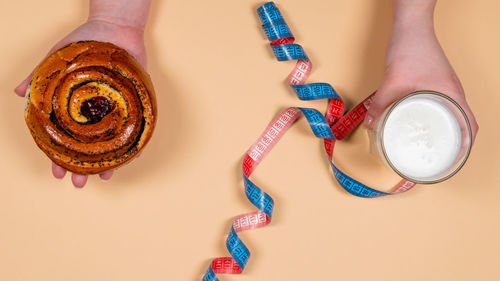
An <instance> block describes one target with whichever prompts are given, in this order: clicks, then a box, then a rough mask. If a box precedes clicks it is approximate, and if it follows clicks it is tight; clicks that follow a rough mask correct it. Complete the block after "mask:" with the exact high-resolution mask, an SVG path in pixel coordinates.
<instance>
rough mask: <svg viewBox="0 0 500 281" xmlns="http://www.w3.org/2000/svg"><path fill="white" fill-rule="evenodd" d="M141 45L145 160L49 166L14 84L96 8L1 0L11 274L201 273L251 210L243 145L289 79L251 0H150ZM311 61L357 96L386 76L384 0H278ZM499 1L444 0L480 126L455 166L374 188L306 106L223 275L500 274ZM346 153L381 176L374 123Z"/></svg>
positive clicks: (6, 250) (265, 178)
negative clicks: (103, 177)
mask: <svg viewBox="0 0 500 281" xmlns="http://www.w3.org/2000/svg"><path fill="white" fill-rule="evenodd" d="M153 2H154V3H153V6H152V11H151V17H150V21H149V25H148V28H147V37H146V45H147V50H148V55H149V65H150V72H151V75H152V78H153V81H154V83H155V86H156V90H157V93H158V101H159V109H160V110H159V111H160V119H159V123H158V129H157V131H156V134H155V136H154V138H153V139H152V141H151V143H150V145H149V146H148V147H147V148H146V150H145V151H144V153H143V155H142V157H141V158H139V159H138V160H136V161H134V162H133V163H132V164H130V165H128V166H126V167H123V168H122V169H120V170H119V171H118V172H117V173H116V175H115V177H114V178H113V179H112V180H111V181H110V182H107V183H104V182H101V181H100V180H99V179H98V178H97V177H92V178H91V179H90V180H89V182H88V185H87V186H86V187H85V188H84V189H82V190H79V189H75V188H73V187H72V186H71V183H70V179H69V177H66V178H65V179H64V180H62V181H58V180H56V179H54V178H52V176H51V174H50V165H49V163H50V162H49V161H48V159H47V158H46V157H45V155H44V154H43V153H42V152H41V151H39V150H38V148H37V147H36V146H35V144H34V142H33V140H32V139H31V136H30V135H29V133H28V130H27V128H26V126H25V124H24V119H23V107H24V101H23V100H22V99H20V98H18V97H16V96H15V95H14V93H13V88H14V87H15V85H16V84H17V83H18V82H19V81H20V80H22V79H24V77H25V76H26V75H27V74H28V73H29V72H30V71H31V70H32V68H33V67H34V66H35V65H36V64H37V63H38V62H39V60H40V59H41V58H42V57H43V56H44V55H45V53H46V52H47V50H48V49H49V48H50V47H51V46H52V45H53V44H54V43H55V42H56V41H57V40H58V39H60V38H61V37H63V36H64V35H65V34H66V33H68V32H70V31H71V30H72V29H73V28H75V27H76V26H77V25H79V24H80V23H82V22H83V21H84V20H85V18H86V16H87V5H88V4H87V1H83V0H78V1H62V0H59V1H58V0H43V1H35V0H16V1H7V0H2V1H1V4H0V28H1V30H0V31H1V34H2V36H3V40H2V45H1V47H0V48H1V49H0V50H1V51H0V62H1V66H0V85H1V86H0V87H1V92H2V95H1V101H0V126H1V127H0V128H1V132H0V151H1V157H2V158H1V159H2V160H1V161H0V176H1V178H2V180H1V181H0V182H1V183H0V184H1V188H0V280H6V281H17V280H23V281H24V280H37V281H38V280H51V281H60V280H61V281H62V280H72V281H83V280H120V281H126V280H167V279H168V280H200V279H201V276H202V274H203V273H204V272H205V270H206V268H207V266H208V264H209V261H210V259H211V258H213V257H217V256H223V255H226V250H225V247H224V241H225V235H226V233H227V231H228V229H229V227H230V224H231V219H232V218H234V217H235V216H236V215H238V214H242V213H245V212H249V211H253V210H254V208H253V207H252V206H251V204H250V203H249V202H248V201H247V200H246V199H245V196H244V193H243V187H242V181H241V174H240V161H241V159H242V156H243V154H244V152H245V151H246V149H248V147H249V146H250V145H251V144H252V142H253V141H254V140H255V139H256V137H257V136H258V135H259V134H260V133H261V131H262V130H263V129H264V128H265V127H266V125H267V124H268V122H269V121H270V120H271V119H272V118H273V116H274V115H275V114H276V113H277V112H278V111H280V110H282V109H283V108H285V107H288V106H297V105H300V106H310V107H316V108H318V109H320V110H324V108H325V104H326V103H325V101H316V102H301V101H299V100H298V99H297V98H296V97H295V96H294V95H293V93H292V91H291V90H290V89H289V88H288V87H287V86H286V84H285V82H284V81H285V78H286V76H287V75H288V73H289V71H290V70H291V69H292V66H293V64H292V63H278V62H276V60H275V59H274V58H273V57H272V53H271V50H270V48H269V47H268V45H267V41H266V39H265V38H264V35H263V33H262V32H261V29H260V27H259V23H258V19H257V16H256V13H255V9H256V8H257V7H258V5H260V4H262V3H263V2H260V1H252V0H238V1H231V0H213V1H201V0H196V1H195V0H191V1H185V0H184V1H181V0H167V1H160V0H157V1H153ZM278 5H279V7H280V9H281V10H282V12H283V13H284V15H285V18H286V19H287V21H288V23H289V25H290V26H291V29H292V31H293V32H294V34H295V35H296V38H297V41H298V42H299V43H300V44H302V45H303V46H304V48H305V50H306V51H307V53H308V55H309V56H310V58H311V59H312V61H313V64H314V66H315V68H314V70H313V73H312V76H311V79H310V81H324V82H330V83H331V84H332V85H334V87H335V88H336V89H337V90H338V91H339V92H340V94H341V95H342V96H343V97H344V99H345V100H346V102H347V103H348V105H349V106H352V105H354V104H355V103H357V102H359V101H360V100H362V99H363V98H364V97H365V96H366V95H368V94H369V93H370V92H371V91H372V90H374V89H376V88H377V86H378V85H379V84H380V82H381V79H382V75H383V56H384V50H385V46H386V42H387V39H388V36H389V32H390V26H391V8H390V1H389V0H384V1H375V0H371V1H370V0H350V1H340V0H337V1H324V0H309V1H295V0H294V1H292V0H282V1H278ZM499 10H500V2H498V1H496V0H478V1H468V0H460V1H458V0H448V1H446V0H441V1H439V4H438V7H437V19H436V28H437V33H438V36H439V39H440V41H441V43H442V45H443V47H444V49H445V51H446V52H447V54H448V56H449V58H450V60H451V62H452V64H453V65H454V67H455V68H456V71H457V73H458V75H459V76H460V78H461V80H462V82H463V85H464V87H465V89H466V92H467V93H468V99H469V102H470V104H471V106H472V108H473V110H474V111H475V113H476V116H477V119H478V122H479V124H480V127H481V129H480V132H479V135H478V138H477V141H476V144H475V146H474V149H473V152H472V155H471V157H470V159H469V161H468V163H467V165H466V166H465V167H464V168H463V170H462V171H461V172H460V173H459V174H458V175H457V176H455V177H454V178H452V179H451V180H449V181H447V182H444V183H441V184H436V185H433V186H419V187H418V188H416V190H414V191H412V192H410V193H407V194H403V195H400V196H394V197H388V198H382V199H376V200H366V199H359V198H355V197H352V196H351V195H349V194H347V193H346V192H344V191H343V190H341V188H340V187H339V186H338V185H337V184H336V182H335V181H334V178H333V175H332V172H331V171H330V168H329V167H328V164H327V161H326V158H325V157H324V154H323V152H322V150H321V143H320V141H319V140H318V139H316V138H314V137H313V136H312V134H311V133H310V131H309V128H308V127H307V124H306V122H305V121H304V120H303V119H301V120H300V121H299V122H298V124H297V125H296V126H295V127H294V128H293V129H292V130H291V131H290V132H289V133H288V134H287V135H286V136H285V137H284V139H283V141H282V142H281V143H280V144H279V145H278V146H277V147H276V148H275V150H274V151H273V152H272V153H271V154H270V155H269V156H268V158H267V159H266V160H265V161H264V162H263V163H262V165H261V166H260V167H259V169H257V171H256V173H255V176H254V178H255V181H256V183H257V184H260V186H261V187H262V188H263V189H265V190H266V191H267V192H268V193H269V194H271V195H272V196H273V197H274V199H275V202H276V208H275V217H274V220H273V222H272V223H271V225H270V226H268V227H266V228H262V229H259V230H254V231H250V232H245V233H242V234H241V236H242V238H243V240H244V241H245V243H246V244H247V245H248V247H249V248H250V249H251V251H252V257H251V259H250V262H249V264H248V267H247V270H246V271H245V274H244V276H224V277H222V279H223V280H304V279H318V280H319V279H321V280H343V281H347V280H352V281H358V280H373V281H382V280H384V281H386V280H388V281H396V280H398V281H399V280H407V281H413V280H454V281H457V280H500V270H499V268H498V260H499V258H500V241H499V238H498V237H499V235H500V222H499V216H500V204H499V203H500V188H499V187H500V184H499V183H498V182H499V181H498V178H497V176H499V171H500V153H499V149H498V138H499V137H500V135H499V133H498V131H499V129H498V120H499V117H500V114H499V112H500V109H499V108H498V105H499V104H500V98H499V94H498V93H499V89H500V87H499V85H498V71H497V68H498V65H499V63H500V52H499V50H500V39H499V37H498V35H499V34H500V33H499V31H500V30H499V29H500V20H499V19H498V11H499ZM337 157H338V159H339V162H341V163H342V167H344V169H345V170H346V171H347V172H349V173H350V174H351V175H353V176H355V177H359V178H361V179H363V180H365V181H366V183H368V184H371V185H374V186H385V187H387V188H386V189H388V188H389V187H390V186H391V185H392V184H393V183H395V182H396V181H397V177H396V176H395V175H394V174H393V173H392V172H391V171H389V170H388V169H387V168H385V167H384V166H382V164H380V163H379V162H378V161H377V159H376V158H374V157H373V156H371V155H369V154H368V141H367V138H366V133H365V131H364V130H358V131H356V133H355V134H354V135H353V137H351V138H350V139H348V140H347V141H344V142H342V144H339V145H338V146H337Z"/></svg>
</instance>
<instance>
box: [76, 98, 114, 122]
mask: <svg viewBox="0 0 500 281" xmlns="http://www.w3.org/2000/svg"><path fill="white" fill-rule="evenodd" d="M115 107H116V104H115V103H114V102H111V101H109V100H108V99H107V98H105V97H102V96H97V97H93V98H90V99H88V100H86V101H84V102H82V105H81V106H80V112H81V113H82V115H83V116H85V117H86V118H87V120H88V121H87V124H95V123H97V122H99V121H101V120H102V118H104V116H106V115H107V114H108V113H110V112H111V111H113V109H115Z"/></svg>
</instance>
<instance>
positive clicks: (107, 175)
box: [99, 170, 113, 181]
mask: <svg viewBox="0 0 500 281" xmlns="http://www.w3.org/2000/svg"><path fill="white" fill-rule="evenodd" d="M112 176H113V170H111V171H106V172H104V173H101V174H99V177H100V178H101V180H103V181H107V180H109V179H110V178H111V177H112Z"/></svg>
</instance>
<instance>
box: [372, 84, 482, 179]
mask: <svg viewBox="0 0 500 281" xmlns="http://www.w3.org/2000/svg"><path fill="white" fill-rule="evenodd" d="M370 137H371V141H372V152H375V154H378V155H379V156H380V157H381V158H382V159H383V161H384V162H386V163H387V164H388V165H389V166H390V167H391V168H392V169H393V170H394V171H396V173H398V174H399V175H400V176H401V177H403V178H405V179H407V180H410V181H413V182H416V183H424V184H430V183H437V182H440V181H444V180H446V179H448V178H450V177H451V176H453V175H454V174H455V173H457V172H458V170H460V168H462V166H463V165H464V164H465V161H466V160H467V157H468V156H469V153H470V149H471V145H472V132H471V128H470V124H469V119H468V118H467V115H466V114H465V112H464V110H463V109H462V108H461V107H460V106H459V105H458V104H457V103H456V102H455V101H454V100H453V99H451V98H449V97H448V96H446V95H444V94H441V93H438V92H433V91H418V92H413V93H411V94H409V95H407V96H405V97H404V98H402V99H400V100H398V101H397V102H395V103H393V104H392V105H390V106H389V107H388V108H387V109H386V110H385V112H384V114H383V115H382V116H381V118H379V120H378V121H377V123H376V124H375V126H374V130H373V131H372V132H370Z"/></svg>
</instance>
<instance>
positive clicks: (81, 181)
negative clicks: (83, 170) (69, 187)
mask: <svg viewBox="0 0 500 281" xmlns="http://www.w3.org/2000/svg"><path fill="white" fill-rule="evenodd" d="M87 178H88V176H86V175H79V174H75V173H73V174H72V175H71V181H72V182H73V185H74V186H75V187H78V188H82V187H84V186H85V184H86V183H87Z"/></svg>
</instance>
